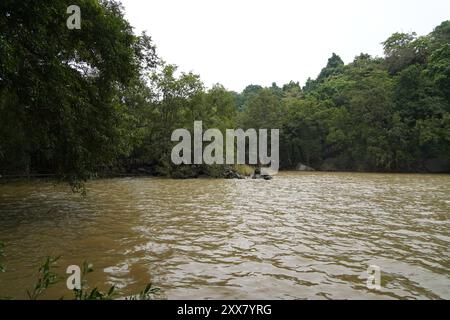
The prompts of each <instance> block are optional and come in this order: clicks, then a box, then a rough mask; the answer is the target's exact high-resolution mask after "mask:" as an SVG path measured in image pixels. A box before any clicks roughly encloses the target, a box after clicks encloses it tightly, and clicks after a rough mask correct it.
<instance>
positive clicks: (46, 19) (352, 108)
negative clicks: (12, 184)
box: [0, 0, 450, 186]
mask: <svg viewBox="0 0 450 320" xmlns="http://www.w3.org/2000/svg"><path fill="white" fill-rule="evenodd" d="M70 2H71V1H65V0H39V1H17V0H2V1H1V2H0V175H2V176H8V175H23V174H25V175H27V174H54V175H56V176H58V177H60V178H61V179H64V180H68V181H70V182H71V183H72V184H73V185H74V186H77V185H78V183H79V182H82V181H84V180H86V179H88V178H90V177H93V176H96V175H97V174H105V173H137V172H140V173H146V174H153V175H163V176H171V177H190V176H197V175H199V174H205V175H210V176H221V175H222V173H223V171H224V168H222V167H218V166H212V167H211V166H208V167H206V166H189V167H176V166H174V165H172V164H171V161H170V153H171V149H172V147H173V143H172V142H171V141H170V137H171V133H172V131H173V130H175V129H177V128H192V126H193V122H194V120H202V121H203V126H204V128H205V129H206V128H219V129H221V130H224V129H226V128H238V127H239V128H243V129H246V128H256V129H257V128H268V129H271V128H278V129H280V160H281V168H282V169H283V168H284V169H291V168H295V167H296V166H297V165H298V164H299V163H303V164H305V165H308V166H311V167H313V168H315V169H317V170H325V171H337V170H351V171H380V172H381V171H383V172H450V21H445V22H443V23H442V24H440V25H439V26H437V27H436V28H435V29H434V31H433V32H431V33H430V34H429V35H426V36H417V35H416V34H415V33H409V34H406V33H394V34H393V35H392V36H391V37H389V38H388V39H387V40H386V41H385V42H384V43H383V44H380V45H383V46H384V52H385V56H384V57H371V56H370V55H367V54H360V55H359V56H357V57H356V58H355V59H354V61H353V62H351V63H349V64H347V65H345V64H344V63H343V61H342V60H341V58H340V57H339V56H338V55H336V54H333V55H332V57H331V58H330V59H329V60H328V63H327V64H326V66H325V67H324V68H323V69H322V71H321V72H320V74H319V75H318V77H317V78H316V79H308V81H307V82H306V84H305V86H304V87H302V86H300V84H299V83H298V82H290V83H288V84H285V85H282V86H281V87H280V86H278V85H277V84H275V83H274V84H272V86H271V87H261V86H258V85H249V86H248V87H247V88H246V89H245V90H244V91H243V92H241V93H236V92H231V91H228V90H227V89H225V88H224V87H223V86H222V85H220V84H217V85H215V86H213V87H212V88H209V89H207V88H205V86H204V84H203V83H202V81H201V79H200V77H199V76H198V75H195V74H192V73H183V72H180V71H178V70H177V67H176V66H174V65H170V64H167V63H165V62H164V61H163V60H162V59H161V58H160V57H158V56H157V53H156V49H155V48H156V46H155V44H153V42H152V40H151V37H149V36H148V35H146V34H141V35H136V34H134V32H133V28H132V27H131V26H130V24H129V23H128V22H127V21H126V20H125V18H124V11H123V10H124V9H123V8H122V7H121V5H120V3H118V2H116V1H97V0H79V1H77V4H78V5H79V6H80V7H81V10H82V28H81V29H80V30H69V29H68V28H67V26H66V20H67V17H68V15H67V13H66V9H67V7H68V6H69V5H70V4H72V3H70ZM300 58H301V57H299V59H300ZM223 63H226V61H224V62H223ZM237 76H238V75H237Z"/></svg>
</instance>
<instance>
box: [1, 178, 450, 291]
mask: <svg viewBox="0 0 450 320" xmlns="http://www.w3.org/2000/svg"><path fill="white" fill-rule="evenodd" d="M0 240H1V241H3V242H4V243H5V245H6V247H5V254H6V256H5V257H4V258H0V259H1V260H0V261H1V262H2V264H3V265H4V266H5V267H6V269H7V270H6V272H5V273H1V274H0V296H9V297H15V298H25V297H26V290H27V289H31V288H32V286H33V284H34V281H35V279H36V271H37V269H38V268H39V265H40V264H41V262H42V261H43V260H44V258H45V257H46V256H49V255H51V256H59V255H61V256H62V257H61V258H60V260H59V261H58V265H59V268H58V269H56V270H57V271H58V273H60V274H61V275H62V276H65V271H66V268H67V266H69V265H74V264H75V265H82V263H83V261H89V262H91V263H92V264H93V265H94V269H95V271H94V272H93V273H91V274H89V275H88V276H87V280H88V282H89V284H90V285H91V287H92V286H98V287H99V288H100V289H103V290H105V289H107V288H108V286H110V285H112V284H115V285H116V286H117V288H118V293H119V295H122V296H124V295H129V294H133V293H136V292H138V291H140V290H141V289H142V288H143V287H145V285H146V284H147V283H148V282H152V283H154V284H155V285H156V286H157V287H159V288H161V289H162V292H163V295H162V296H161V298H168V299H185V298H187V299H366V298H367V299H442V298H445V299H450V175H394V174H354V173H296V172H295V173H294V172H284V173H280V174H279V175H277V176H276V177H275V179H274V180H272V181H264V180H209V179H198V180H169V179H156V178H119V179H109V180H96V181H92V182H89V183H88V194H87V196H86V197H81V196H80V195H77V194H72V193H71V192H70V191H69V190H67V188H66V187H65V186H54V185H53V184H52V183H49V182H42V181H31V182H17V183H9V184H3V185H0ZM370 265H375V266H378V267H379V268H380V269H381V288H380V290H375V289H369V288H368V287H367V284H366V280H367V277H368V274H367V269H368V267H369V266H370ZM60 296H64V297H66V298H69V297H70V296H71V292H70V291H69V290H68V289H67V288H65V278H64V279H63V281H62V282H61V283H60V284H58V285H56V286H55V287H54V288H53V289H50V290H49V291H48V292H47V293H46V294H45V295H44V296H43V298H59V297H60Z"/></svg>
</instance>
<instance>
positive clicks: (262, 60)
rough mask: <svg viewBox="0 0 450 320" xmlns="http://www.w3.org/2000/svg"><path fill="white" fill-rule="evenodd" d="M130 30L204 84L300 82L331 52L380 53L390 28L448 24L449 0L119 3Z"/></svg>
mask: <svg viewBox="0 0 450 320" xmlns="http://www.w3.org/2000/svg"><path fill="white" fill-rule="evenodd" d="M122 3H123V5H124V6H125V9H126V17H127V19H128V20H129V21H130V22H131V24H132V25H133V26H134V27H135V29H136V32H139V33H140V32H141V31H143V30H147V32H148V34H149V35H150V36H152V38H153V41H154V42H155V44H156V46H157V49H158V54H159V56H160V57H162V58H163V59H164V60H165V61H166V62H168V63H171V64H176V65H178V66H179V67H180V69H181V70H182V71H193V72H195V73H197V74H200V76H201V78H202V80H203V81H204V82H205V84H206V85H207V86H211V85H212V84H214V83H221V84H223V85H224V86H225V87H226V88H227V89H230V90H235V91H241V90H242V89H244V88H245V87H246V86H247V85H248V84H260V85H264V86H269V85H271V83H272V82H276V83H277V84H278V85H282V84H284V83H287V82H289V81H290V80H294V81H300V83H301V84H302V85H303V84H304V82H305V81H306V79H307V78H308V77H313V78H314V77H316V76H317V75H318V73H319V72H320V70H321V68H322V67H324V66H325V64H326V62H327V59H328V58H329V57H330V56H331V54H332V52H336V53H337V54H339V55H340V56H341V58H342V59H343V60H344V62H345V63H348V62H350V61H352V60H353V58H354V57H355V56H356V55H358V54H359V53H361V52H364V53H369V54H371V55H379V56H381V55H382V47H381V45H380V43H381V42H382V41H384V40H385V39H387V38H388V37H389V36H390V35H391V34H392V33H394V32H396V31H403V32H410V31H416V32H417V33H418V34H419V35H424V34H427V33H429V32H431V31H432V30H433V28H434V27H435V26H436V25H438V24H440V23H441V22H442V21H444V20H448V19H450V1H449V0H377V1H375V0H309V1H301V0H122Z"/></svg>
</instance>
